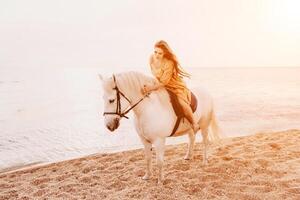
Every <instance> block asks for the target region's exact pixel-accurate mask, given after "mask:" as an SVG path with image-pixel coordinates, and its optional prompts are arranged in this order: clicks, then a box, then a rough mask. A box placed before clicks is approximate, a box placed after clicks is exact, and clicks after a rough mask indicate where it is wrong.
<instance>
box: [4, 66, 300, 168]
mask: <svg viewBox="0 0 300 200" xmlns="http://www.w3.org/2000/svg"><path fill="white" fill-rule="evenodd" d="M101 71H102V70H101V69H79V68H76V69H70V68H63V69H57V68H56V69H47V70H45V69H43V70H41V69H39V70H38V69H31V70H28V69H27V70H25V69H0V169H3V168H6V167H10V166H15V165H23V164H29V163H32V162H53V161H57V160H63V159H69V158H73V157H78V156H83V155H87V154H92V153H98V152H112V151H120V150H126V149H134V148H140V147H142V145H141V143H140V141H139V139H138V137H137V134H136V133H135V130H134V128H133V123H132V120H131V119H129V120H126V119H125V120H122V122H121V126H120V128H119V129H118V130H117V131H116V132H114V133H111V132H109V131H107V130H106V129H105V127H104V124H103V118H102V114H101V113H102V111H103V110H102V99H101V94H102V93H101V87H100V82H99V81H98V77H97V72H101ZM191 73H192V74H193V78H192V80H189V82H188V84H189V85H190V86H195V85H201V86H203V87H205V88H207V89H208V90H209V91H210V92H211V94H212V95H213V97H214V99H215V104H216V108H217V116H218V118H219V121H220V125H221V128H222V130H223V133H224V135H226V136H231V137H232V136H242V135H249V134H254V133H256V132H261V131H276V130H284V129H292V128H298V129H299V128H300V68H226V69H224V68H211V69H208V68H207V69H206V68H202V69H191ZM130 116H131V115H130ZM186 141H187V138H186V137H185V136H183V137H180V138H174V139H173V138H170V139H168V141H167V142H168V144H174V143H179V142H186ZM199 141H200V138H199V139H198V142H199Z"/></svg>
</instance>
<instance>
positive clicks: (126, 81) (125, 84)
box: [118, 73, 147, 113]
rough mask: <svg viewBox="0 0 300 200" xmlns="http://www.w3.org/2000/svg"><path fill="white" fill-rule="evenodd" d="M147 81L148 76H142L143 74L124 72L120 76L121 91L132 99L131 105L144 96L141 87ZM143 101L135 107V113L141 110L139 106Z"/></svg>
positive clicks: (119, 85)
mask: <svg viewBox="0 0 300 200" xmlns="http://www.w3.org/2000/svg"><path fill="white" fill-rule="evenodd" d="M143 79H145V80H143ZM146 82H147V80H146V78H145V77H141V75H138V74H135V73H128V74H122V75H121V76H120V77H119V78H118V87H119V88H120V90H121V92H122V93H123V94H124V95H125V96H126V97H127V98H128V99H129V100H130V101H131V106H133V105H134V104H136V103H137V102H138V101H139V100H141V99H142V98H144V96H143V95H142V93H141V89H142V85H144V84H146ZM141 103H143V102H141ZM141 103H139V105H137V106H136V107H135V108H133V111H134V112H135V113H136V112H137V113H138V112H139V110H140V109H139V107H140V104H141Z"/></svg>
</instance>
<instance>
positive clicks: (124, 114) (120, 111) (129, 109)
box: [103, 75, 149, 119]
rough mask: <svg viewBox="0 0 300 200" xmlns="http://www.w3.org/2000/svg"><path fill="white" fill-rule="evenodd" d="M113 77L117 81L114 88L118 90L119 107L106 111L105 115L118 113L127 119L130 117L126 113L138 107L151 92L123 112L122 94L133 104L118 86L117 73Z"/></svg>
mask: <svg viewBox="0 0 300 200" xmlns="http://www.w3.org/2000/svg"><path fill="white" fill-rule="evenodd" d="M113 79H114V83H115V87H114V88H113V89H114V90H116V92H117V108H116V111H115V112H104V113H103V116H105V115H118V116H120V117H121V118H122V117H125V118H126V119H128V118H129V117H127V116H126V114H127V113H129V111H131V110H132V109H133V108H134V107H136V106H137V105H138V104H139V103H140V102H141V101H143V100H144V99H145V97H148V95H149V94H147V95H145V96H144V97H143V98H141V99H140V100H139V101H138V102H137V103H135V104H134V105H133V106H131V107H130V108H128V109H127V110H126V111H125V112H123V113H122V109H121V96H123V97H124V98H125V99H126V100H127V101H128V102H129V104H131V101H130V100H129V99H128V98H127V97H126V96H125V95H124V94H123V92H121V91H120V89H119V88H118V86H117V81H116V77H115V75H113Z"/></svg>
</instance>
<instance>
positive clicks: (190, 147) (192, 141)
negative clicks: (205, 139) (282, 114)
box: [184, 131, 196, 160]
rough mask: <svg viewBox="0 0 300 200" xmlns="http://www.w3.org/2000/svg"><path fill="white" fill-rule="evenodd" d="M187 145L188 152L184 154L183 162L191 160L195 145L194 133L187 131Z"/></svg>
mask: <svg viewBox="0 0 300 200" xmlns="http://www.w3.org/2000/svg"><path fill="white" fill-rule="evenodd" d="M188 135H189V144H188V151H187V152H186V155H185V156H184V159H185V160H190V159H192V158H193V153H194V144H195V136H196V135H195V134H194V131H189V132H188Z"/></svg>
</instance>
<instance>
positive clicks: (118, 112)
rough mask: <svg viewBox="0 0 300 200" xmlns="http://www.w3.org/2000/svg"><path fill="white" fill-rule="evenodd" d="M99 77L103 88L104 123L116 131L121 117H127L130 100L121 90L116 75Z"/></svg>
mask: <svg viewBox="0 0 300 200" xmlns="http://www.w3.org/2000/svg"><path fill="white" fill-rule="evenodd" d="M99 78H100V80H101V82H102V88H103V101H104V113H103V115H104V123H105V125H106V127H107V129H109V130H110V131H114V130H116V129H117V128H118V127H119V125H120V120H121V118H122V117H126V116H125V114H126V113H125V112H126V109H127V108H128V107H129V106H130V100H129V99H128V98H127V97H126V96H125V95H124V94H123V93H122V91H120V88H119V86H118V82H117V80H116V78H115V76H113V77H110V78H103V77H102V76H101V75H99ZM126 118H127V117H126Z"/></svg>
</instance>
